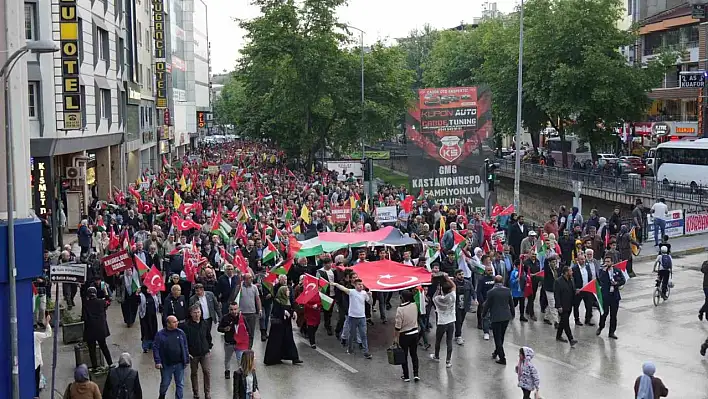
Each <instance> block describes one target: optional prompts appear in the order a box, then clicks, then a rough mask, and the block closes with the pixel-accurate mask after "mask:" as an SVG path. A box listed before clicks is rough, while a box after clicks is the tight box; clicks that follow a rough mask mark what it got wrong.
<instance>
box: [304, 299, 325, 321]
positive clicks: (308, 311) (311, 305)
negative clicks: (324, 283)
mask: <svg viewBox="0 0 708 399" xmlns="http://www.w3.org/2000/svg"><path fill="white" fill-rule="evenodd" d="M321 309H322V303H321V301H320V296H319V295H316V296H315V297H314V298H312V299H311V300H310V302H308V303H307V304H305V324H307V325H308V326H319V325H320V311H321Z"/></svg>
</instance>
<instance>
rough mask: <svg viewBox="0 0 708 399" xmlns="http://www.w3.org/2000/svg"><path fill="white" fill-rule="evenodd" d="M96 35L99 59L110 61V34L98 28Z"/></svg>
mask: <svg viewBox="0 0 708 399" xmlns="http://www.w3.org/2000/svg"><path fill="white" fill-rule="evenodd" d="M96 33H97V36H98V43H97V44H98V58H99V59H101V60H104V61H108V60H109V58H110V54H109V47H108V32H106V31H105V30H103V29H101V28H96Z"/></svg>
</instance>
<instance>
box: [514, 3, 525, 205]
mask: <svg viewBox="0 0 708 399" xmlns="http://www.w3.org/2000/svg"><path fill="white" fill-rule="evenodd" d="M523 72H524V0H521V5H520V6H519V72H518V76H517V78H516V135H515V141H516V145H515V147H516V148H515V150H516V157H515V160H514V209H516V210H517V212H518V210H519V209H520V206H519V205H520V202H521V192H520V188H519V186H520V183H521V106H522V94H523V91H522V90H523V87H522V83H523Z"/></svg>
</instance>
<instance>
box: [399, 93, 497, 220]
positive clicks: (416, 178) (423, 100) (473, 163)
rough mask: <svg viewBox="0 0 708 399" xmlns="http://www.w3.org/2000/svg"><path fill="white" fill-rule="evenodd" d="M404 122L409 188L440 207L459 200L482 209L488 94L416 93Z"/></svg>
mask: <svg viewBox="0 0 708 399" xmlns="http://www.w3.org/2000/svg"><path fill="white" fill-rule="evenodd" d="M418 97H419V98H418V104H417V106H416V107H415V108H414V109H412V110H410V111H409V114H408V115H407V118H406V137H407V148H406V150H407V153H408V174H409V175H410V181H411V185H410V186H411V190H412V192H414V193H418V192H420V191H421V190H422V191H423V192H425V193H426V195H427V194H430V195H432V196H433V197H434V198H435V199H436V200H439V201H443V202H444V203H445V204H454V203H455V200H457V199H462V200H464V201H465V202H467V203H472V204H475V205H476V206H481V207H483V206H484V198H485V194H486V193H485V189H484V186H485V181H484V176H482V175H483V173H484V172H483V171H482V169H483V167H484V160H485V159H486V158H491V157H492V148H491V147H490V146H489V144H488V143H487V139H489V138H490V137H492V135H493V130H492V100H491V92H490V91H489V90H488V89H487V88H483V87H448V88H430V89H421V90H419V91H418Z"/></svg>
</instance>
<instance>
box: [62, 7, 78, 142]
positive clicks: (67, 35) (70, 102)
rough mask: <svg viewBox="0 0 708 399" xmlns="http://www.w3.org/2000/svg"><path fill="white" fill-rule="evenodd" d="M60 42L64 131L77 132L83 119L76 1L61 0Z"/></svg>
mask: <svg viewBox="0 0 708 399" xmlns="http://www.w3.org/2000/svg"><path fill="white" fill-rule="evenodd" d="M59 40H60V44H61V89H62V111H63V114H64V127H63V130H77V129H81V128H82V127H83V126H82V125H83V118H82V116H81V89H80V85H79V16H78V14H77V12H76V0H59Z"/></svg>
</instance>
